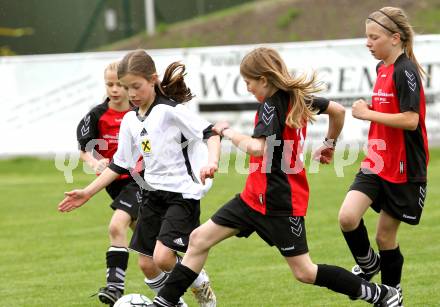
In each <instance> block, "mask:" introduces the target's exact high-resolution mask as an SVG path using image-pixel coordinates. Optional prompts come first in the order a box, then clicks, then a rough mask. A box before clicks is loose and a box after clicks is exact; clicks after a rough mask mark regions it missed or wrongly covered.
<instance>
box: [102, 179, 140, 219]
mask: <svg viewBox="0 0 440 307" xmlns="http://www.w3.org/2000/svg"><path fill="white" fill-rule="evenodd" d="M105 189H106V191H107V193H108V194H109V195H110V197H111V198H112V199H113V202H112V203H111V204H110V207H111V208H112V209H113V210H116V209H120V210H122V211H125V212H127V213H128V214H129V215H130V216H131V219H132V220H133V221H136V220H137V218H138V214H139V207H140V205H141V203H142V190H141V188H140V187H139V185H138V184H137V183H136V182H135V181H134V180H132V179H122V180H115V181H113V182H112V183H111V184H109V185H108V186H107V187H106V188H105Z"/></svg>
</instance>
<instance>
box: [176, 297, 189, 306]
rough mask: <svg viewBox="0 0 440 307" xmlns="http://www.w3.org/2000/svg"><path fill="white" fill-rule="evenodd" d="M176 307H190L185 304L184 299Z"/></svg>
mask: <svg viewBox="0 0 440 307" xmlns="http://www.w3.org/2000/svg"><path fill="white" fill-rule="evenodd" d="M176 307H188V305H187V304H186V303H185V301H184V300H183V298H180V299H179V302H178V303H177V305H176Z"/></svg>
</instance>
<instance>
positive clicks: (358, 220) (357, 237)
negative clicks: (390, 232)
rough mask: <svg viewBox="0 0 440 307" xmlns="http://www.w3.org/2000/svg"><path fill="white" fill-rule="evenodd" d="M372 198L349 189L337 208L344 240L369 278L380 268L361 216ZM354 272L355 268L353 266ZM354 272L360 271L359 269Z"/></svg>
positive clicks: (364, 275) (365, 275)
mask: <svg viewBox="0 0 440 307" xmlns="http://www.w3.org/2000/svg"><path fill="white" fill-rule="evenodd" d="M371 203H372V200H371V199H370V198H369V197H368V196H367V195H366V194H364V193H362V192H360V191H356V190H351V191H349V192H348V193H347V196H346V197H345V200H344V202H343V203H342V206H341V209H340V210H339V225H340V227H341V230H342V234H343V235H344V238H345V241H346V242H347V245H348V247H349V249H350V251H351V253H352V255H353V258H354V259H355V261H356V263H357V264H358V266H359V267H360V269H362V273H364V274H362V275H361V276H363V277H364V278H365V279H367V280H370V279H371V278H372V277H373V276H374V275H375V274H376V273H377V272H378V271H379V269H380V258H379V256H378V255H377V254H376V253H375V252H374V250H373V248H372V247H371V245H370V240H369V238H368V232H367V228H366V227H365V225H364V221H363V219H362V216H363V215H364V214H365V212H366V211H367V210H368V208H369V207H370V205H371ZM353 270H354V272H356V270H357V268H356V267H355V268H353ZM358 271H359V272H356V273H361V272H360V270H358Z"/></svg>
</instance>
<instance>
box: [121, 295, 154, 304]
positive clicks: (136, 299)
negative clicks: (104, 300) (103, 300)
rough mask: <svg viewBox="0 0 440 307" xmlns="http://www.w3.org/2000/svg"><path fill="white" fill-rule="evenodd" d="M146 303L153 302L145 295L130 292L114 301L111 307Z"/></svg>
mask: <svg viewBox="0 0 440 307" xmlns="http://www.w3.org/2000/svg"><path fill="white" fill-rule="evenodd" d="M148 304H153V302H152V301H151V300H150V299H149V298H148V297H146V296H145V295H142V294H138V293H131V294H127V295H124V296H122V297H121V298H120V299H119V300H117V301H116V302H115V304H114V305H113V307H132V306H140V307H142V306H147V305H148Z"/></svg>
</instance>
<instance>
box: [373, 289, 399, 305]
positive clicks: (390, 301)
mask: <svg viewBox="0 0 440 307" xmlns="http://www.w3.org/2000/svg"><path fill="white" fill-rule="evenodd" d="M384 286H385V285H384ZM385 287H386V288H387V290H388V291H387V294H385V296H384V297H383V298H382V299H381V300H380V301H379V302H377V303H376V304H374V306H375V307H399V306H400V293H399V291H398V290H397V289H396V288H393V287H388V286H385Z"/></svg>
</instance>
